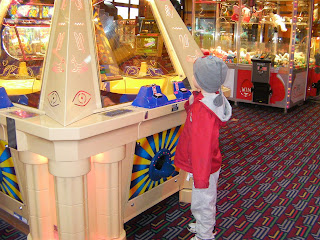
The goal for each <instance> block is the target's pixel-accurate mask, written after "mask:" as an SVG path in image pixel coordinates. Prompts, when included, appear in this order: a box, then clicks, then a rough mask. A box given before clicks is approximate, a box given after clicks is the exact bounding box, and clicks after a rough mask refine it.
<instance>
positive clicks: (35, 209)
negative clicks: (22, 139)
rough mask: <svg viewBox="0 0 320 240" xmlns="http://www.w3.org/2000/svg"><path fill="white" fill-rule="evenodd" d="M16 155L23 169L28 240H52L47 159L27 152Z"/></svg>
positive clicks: (52, 230)
mask: <svg viewBox="0 0 320 240" xmlns="http://www.w3.org/2000/svg"><path fill="white" fill-rule="evenodd" d="M18 154H19V159H20V161H21V162H23V163H24V167H25V177H26V184H25V185H26V186H27V191H26V193H27V205H28V207H29V225H30V234H29V235H28V240H31V239H32V240H41V239H54V227H53V219H52V216H51V211H52V207H53V206H52V205H51V204H50V181H49V180H50V174H49V172H48V159H47V158H45V157H43V156H40V155H38V154H35V153H31V152H28V151H22V152H18ZM44 203H47V204H44Z"/></svg>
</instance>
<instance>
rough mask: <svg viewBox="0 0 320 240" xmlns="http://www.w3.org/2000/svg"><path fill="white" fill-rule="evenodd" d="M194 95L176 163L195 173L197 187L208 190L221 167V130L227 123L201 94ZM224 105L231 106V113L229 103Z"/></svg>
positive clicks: (178, 147)
mask: <svg viewBox="0 0 320 240" xmlns="http://www.w3.org/2000/svg"><path fill="white" fill-rule="evenodd" d="M193 95H194V102H193V103H192V104H191V105H189V101H187V102H186V103H185V109H186V111H187V119H186V122H185V125H184V129H183V131H182V133H181V135H180V138H179V142H178V145H177V149H176V154H175V159H174V164H175V165H176V166H177V167H179V168H181V169H183V170H184V171H186V172H189V173H192V174H193V179H194V184H195V187H196V188H208V186H209V176H210V174H212V173H214V172H216V171H218V170H219V169H220V167H221V162H222V157H221V152H220V148H219V129H220V127H221V126H222V125H224V124H225V121H224V122H222V121H221V120H220V118H219V117H218V116H217V114H216V113H215V112H214V111H213V110H212V109H210V108H209V107H208V106H207V105H206V104H204V102H202V101H200V100H202V99H203V95H202V93H201V92H193ZM226 102H227V100H226ZM224 105H228V106H227V107H228V108H229V107H230V108H229V110H230V111H231V106H230V104H229V102H227V103H226V104H224ZM224 107H225V106H224ZM230 116H231V112H230ZM230 116H229V117H228V118H227V120H228V119H229V118H230Z"/></svg>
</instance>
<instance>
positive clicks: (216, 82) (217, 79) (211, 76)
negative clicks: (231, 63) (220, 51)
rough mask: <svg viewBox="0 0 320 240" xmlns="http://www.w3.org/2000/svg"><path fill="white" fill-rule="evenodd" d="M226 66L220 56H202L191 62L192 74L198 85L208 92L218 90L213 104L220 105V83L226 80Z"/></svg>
mask: <svg viewBox="0 0 320 240" xmlns="http://www.w3.org/2000/svg"><path fill="white" fill-rule="evenodd" d="M227 71H228V67H227V65H226V64H225V63H224V61H222V60H221V59H220V58H218V57H215V56H204V57H200V58H198V59H197V60H196V61H195V62H194V64H193V74H194V77H195V79H196V81H197V83H198V84H199V86H200V87H201V88H202V89H203V90H204V91H206V92H208V93H214V92H217V91H219V95H220V96H218V97H217V98H216V99H215V101H214V104H215V105H216V106H221V105H222V95H221V94H222V91H221V85H222V84H223V83H224V81H225V80H226V76H227Z"/></svg>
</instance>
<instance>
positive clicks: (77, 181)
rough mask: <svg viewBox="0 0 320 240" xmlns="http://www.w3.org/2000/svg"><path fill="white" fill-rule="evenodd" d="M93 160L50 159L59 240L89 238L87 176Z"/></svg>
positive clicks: (82, 239) (83, 239)
mask: <svg viewBox="0 0 320 240" xmlns="http://www.w3.org/2000/svg"><path fill="white" fill-rule="evenodd" d="M89 171H90V158H85V159H80V160H75V161H71V162H62V161H53V160H49V172H50V173H51V174H52V175H53V176H54V183H55V199H56V209H57V210H56V211H57V224H58V232H59V240H85V239H88V232H89V229H88V226H89V224H88V209H87V208H88V204H87V203H88V196H87V177H86V174H87V173H88V172H89Z"/></svg>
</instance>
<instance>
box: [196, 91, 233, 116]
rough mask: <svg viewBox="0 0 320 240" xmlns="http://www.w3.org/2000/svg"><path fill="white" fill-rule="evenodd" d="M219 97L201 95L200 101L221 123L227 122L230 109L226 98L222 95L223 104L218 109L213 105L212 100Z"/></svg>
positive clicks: (212, 94)
mask: <svg viewBox="0 0 320 240" xmlns="http://www.w3.org/2000/svg"><path fill="white" fill-rule="evenodd" d="M217 96H219V94H217V93H203V98H202V99H201V100H200V101H201V102H202V103H204V104H205V105H206V106H207V107H208V108H209V109H210V110H212V112H214V113H215V114H216V115H217V116H218V118H219V119H220V120H221V121H222V122H227V121H228V120H229V119H230V118H231V115H232V107H231V105H230V103H229V101H228V100H227V98H226V97H225V96H224V95H223V94H222V99H223V104H222V105H221V106H219V107H217V106H215V105H214V99H215V98H216V97H217Z"/></svg>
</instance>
